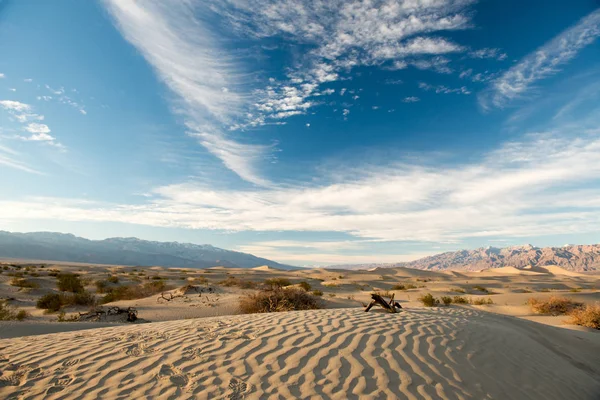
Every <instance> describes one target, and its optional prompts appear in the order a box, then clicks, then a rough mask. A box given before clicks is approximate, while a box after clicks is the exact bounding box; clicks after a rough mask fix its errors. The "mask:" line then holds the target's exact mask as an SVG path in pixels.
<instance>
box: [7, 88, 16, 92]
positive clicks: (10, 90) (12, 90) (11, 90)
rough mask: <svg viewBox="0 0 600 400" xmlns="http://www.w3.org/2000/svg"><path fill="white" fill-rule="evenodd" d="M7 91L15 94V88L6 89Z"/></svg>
mask: <svg viewBox="0 0 600 400" xmlns="http://www.w3.org/2000/svg"><path fill="white" fill-rule="evenodd" d="M8 91H9V92H16V91H17V89H15V88H8Z"/></svg>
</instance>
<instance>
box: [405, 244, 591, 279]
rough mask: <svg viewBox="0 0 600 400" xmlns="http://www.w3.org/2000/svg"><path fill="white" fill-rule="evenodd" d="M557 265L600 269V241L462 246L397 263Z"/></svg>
mask: <svg viewBox="0 0 600 400" xmlns="http://www.w3.org/2000/svg"><path fill="white" fill-rule="evenodd" d="M545 265H557V266H559V267H561V268H564V269H566V270H569V271H577V272H583V271H600V244H592V245H573V246H563V247H543V248H539V247H534V246H532V245H525V246H513V247H506V248H503V249H499V248H495V247H486V248H480V249H476V250H460V251H454V252H448V253H442V254H437V255H435V256H430V257H425V258H421V259H419V260H415V261H411V262H408V263H399V264H395V265H394V266H398V267H400V266H402V267H408V268H417V269H425V270H433V271H438V270H447V269H452V270H468V271H477V270H481V269H486V268H499V267H508V266H512V267H516V268H523V267H527V266H533V267H543V266H545Z"/></svg>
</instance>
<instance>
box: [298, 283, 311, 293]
mask: <svg viewBox="0 0 600 400" xmlns="http://www.w3.org/2000/svg"><path fill="white" fill-rule="evenodd" d="M298 286H300V287H301V288H302V289H304V290H305V291H306V292H310V289H311V286H310V283H308V282H305V281H302V282H300V283H299V284H298Z"/></svg>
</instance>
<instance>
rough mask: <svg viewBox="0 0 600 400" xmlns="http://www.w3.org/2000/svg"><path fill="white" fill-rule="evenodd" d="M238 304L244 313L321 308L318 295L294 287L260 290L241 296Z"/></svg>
mask: <svg viewBox="0 0 600 400" xmlns="http://www.w3.org/2000/svg"><path fill="white" fill-rule="evenodd" d="M239 306H240V310H241V311H242V312H243V313H245V314H251V313H266V312H279V311H297V310H316V309H319V308H322V305H321V302H320V300H319V298H318V297H316V296H313V295H312V294H310V293H307V292H306V291H304V290H302V289H296V288H291V289H281V288H276V289H273V290H270V289H269V290H261V291H259V292H258V293H253V294H249V295H246V296H243V297H242V298H241V299H240V304H239Z"/></svg>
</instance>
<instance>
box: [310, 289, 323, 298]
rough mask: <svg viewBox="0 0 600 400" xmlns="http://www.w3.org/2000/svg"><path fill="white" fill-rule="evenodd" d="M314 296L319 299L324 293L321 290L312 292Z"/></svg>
mask: <svg viewBox="0 0 600 400" xmlns="http://www.w3.org/2000/svg"><path fill="white" fill-rule="evenodd" d="M312 294H313V295H314V296H319V297H321V296H323V292H322V291H320V290H313V291H312Z"/></svg>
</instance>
